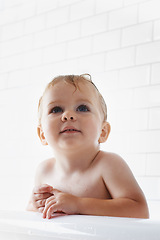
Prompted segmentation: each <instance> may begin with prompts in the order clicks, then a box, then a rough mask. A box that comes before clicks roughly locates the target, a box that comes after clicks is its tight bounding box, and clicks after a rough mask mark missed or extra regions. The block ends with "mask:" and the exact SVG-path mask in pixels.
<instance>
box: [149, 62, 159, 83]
mask: <svg viewBox="0 0 160 240" xmlns="http://www.w3.org/2000/svg"><path fill="white" fill-rule="evenodd" d="M151 83H152V84H157V83H159V84H160V63H156V64H152V68H151Z"/></svg>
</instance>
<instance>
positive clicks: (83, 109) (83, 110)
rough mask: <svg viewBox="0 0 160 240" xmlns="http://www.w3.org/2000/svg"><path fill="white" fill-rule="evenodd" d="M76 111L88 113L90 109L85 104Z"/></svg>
mask: <svg viewBox="0 0 160 240" xmlns="http://www.w3.org/2000/svg"><path fill="white" fill-rule="evenodd" d="M76 110H77V111H78V112H88V111H89V108H88V107H87V106H86V105H84V104H83V105H80V106H78V107H77V109H76Z"/></svg>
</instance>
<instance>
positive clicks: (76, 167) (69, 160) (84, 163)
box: [55, 147, 100, 174]
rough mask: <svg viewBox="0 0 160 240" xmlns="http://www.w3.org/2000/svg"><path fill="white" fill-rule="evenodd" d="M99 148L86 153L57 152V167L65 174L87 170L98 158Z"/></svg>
mask: <svg viewBox="0 0 160 240" xmlns="http://www.w3.org/2000/svg"><path fill="white" fill-rule="evenodd" d="M99 151H100V150H99V147H97V148H95V149H87V150H84V151H81V152H79V151H68V152H67V151H66V152H64V151H63V152H62V151H60V152H55V159H56V167H57V168H58V169H59V170H61V172H64V173H67V174H69V173H73V172H77V171H78V172H81V171H85V170H87V169H88V168H89V167H90V165H91V164H92V163H93V161H94V160H95V159H96V158H97V155H98V153H99Z"/></svg>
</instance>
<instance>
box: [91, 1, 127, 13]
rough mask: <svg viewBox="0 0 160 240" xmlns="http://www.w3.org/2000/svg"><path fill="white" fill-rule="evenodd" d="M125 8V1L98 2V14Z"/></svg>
mask: <svg viewBox="0 0 160 240" xmlns="http://www.w3.org/2000/svg"><path fill="white" fill-rule="evenodd" d="M121 7H123V0H118V1H117V0H112V1H110V0H96V13H102V12H108V11H112V10H115V9H117V8H121Z"/></svg>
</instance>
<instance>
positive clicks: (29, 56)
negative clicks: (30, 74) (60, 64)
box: [23, 49, 43, 69]
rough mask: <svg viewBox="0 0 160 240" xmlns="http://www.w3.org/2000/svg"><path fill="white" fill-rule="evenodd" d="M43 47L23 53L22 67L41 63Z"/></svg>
mask: <svg viewBox="0 0 160 240" xmlns="http://www.w3.org/2000/svg"><path fill="white" fill-rule="evenodd" d="M42 50H43V49H36V50H33V51H29V52H27V53H24V54H23V69H26V68H29V67H35V66H38V65H41V64H42V62H43V53H42Z"/></svg>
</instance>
